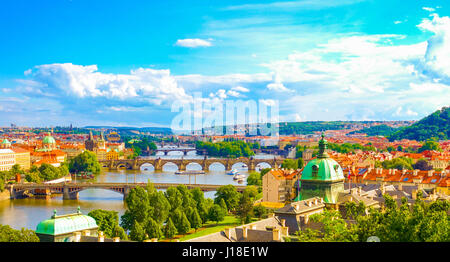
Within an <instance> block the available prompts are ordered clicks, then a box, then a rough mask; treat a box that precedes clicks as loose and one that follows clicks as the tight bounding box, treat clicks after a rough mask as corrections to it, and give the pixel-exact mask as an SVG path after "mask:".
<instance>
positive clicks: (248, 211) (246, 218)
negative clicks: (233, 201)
mask: <svg viewBox="0 0 450 262" xmlns="http://www.w3.org/2000/svg"><path fill="white" fill-rule="evenodd" d="M252 211H253V201H252V199H251V196H250V193H249V192H248V191H244V193H243V194H242V195H241V198H240V200H239V207H238V209H237V215H238V216H239V218H240V220H241V223H242V224H244V223H250V222H251V221H250V220H251V217H252V215H253V214H252Z"/></svg>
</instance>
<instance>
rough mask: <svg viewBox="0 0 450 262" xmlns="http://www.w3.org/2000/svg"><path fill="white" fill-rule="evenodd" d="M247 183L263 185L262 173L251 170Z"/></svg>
mask: <svg viewBox="0 0 450 262" xmlns="http://www.w3.org/2000/svg"><path fill="white" fill-rule="evenodd" d="M247 185H255V186H262V179H261V173H259V172H250V174H249V175H248V177H247Z"/></svg>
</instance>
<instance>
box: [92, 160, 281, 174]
mask: <svg viewBox="0 0 450 262" xmlns="http://www.w3.org/2000/svg"><path fill="white" fill-rule="evenodd" d="M283 160H284V159H283V158H272V159H255V158H252V157H250V158H248V157H239V158H200V159H184V158H181V159H162V158H156V159H124V160H103V161H99V162H100V164H101V165H102V166H103V167H107V168H109V169H111V170H117V169H120V168H126V169H132V170H140V169H141V166H142V165H144V164H150V165H152V166H153V167H154V168H155V171H162V168H163V166H164V165H165V164H167V163H173V164H175V165H176V166H177V167H178V170H179V171H185V170H186V166H187V165H189V164H190V163H197V164H199V165H200V166H201V167H202V170H204V171H209V167H210V166H211V165H212V164H214V163H219V164H222V165H223V166H224V167H225V170H231V168H232V166H233V165H234V164H236V163H243V164H245V165H247V167H248V170H249V171H254V170H255V168H256V166H257V165H258V164H261V163H266V164H268V165H269V166H270V167H271V168H279V167H280V166H281V164H282V163H283Z"/></svg>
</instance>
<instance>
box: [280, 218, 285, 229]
mask: <svg viewBox="0 0 450 262" xmlns="http://www.w3.org/2000/svg"><path fill="white" fill-rule="evenodd" d="M280 222H281V226H282V227H285V226H286V219H281V220H280Z"/></svg>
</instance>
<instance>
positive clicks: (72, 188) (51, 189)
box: [7, 183, 245, 199]
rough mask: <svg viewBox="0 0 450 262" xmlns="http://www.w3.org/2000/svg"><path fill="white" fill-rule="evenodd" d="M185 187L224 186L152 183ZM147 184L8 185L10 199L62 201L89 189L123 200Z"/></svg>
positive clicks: (207, 188) (208, 188) (240, 188)
mask: <svg viewBox="0 0 450 262" xmlns="http://www.w3.org/2000/svg"><path fill="white" fill-rule="evenodd" d="M179 185H185V186H186V187H187V188H188V189H193V188H200V190H202V191H204V192H207V191H216V190H217V189H218V188H219V187H221V186H224V185H206V184H181V183H153V186H154V187H155V188H156V189H167V188H169V187H176V186H179ZM146 186H147V183H59V184H43V183H40V184H36V183H26V184H12V185H8V186H7V187H8V188H9V192H10V194H11V198H12V199H15V198H19V197H23V196H24V195H25V193H26V192H30V193H32V194H39V193H42V192H45V193H47V194H63V199H78V193H79V192H81V191H83V190H85V189H89V188H97V189H107V190H111V191H114V192H118V193H121V194H122V195H123V198H124V199H125V198H126V197H127V196H128V194H129V193H130V191H131V189H133V188H136V187H146ZM235 187H236V190H237V191H238V192H242V191H244V190H245V186H235Z"/></svg>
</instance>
